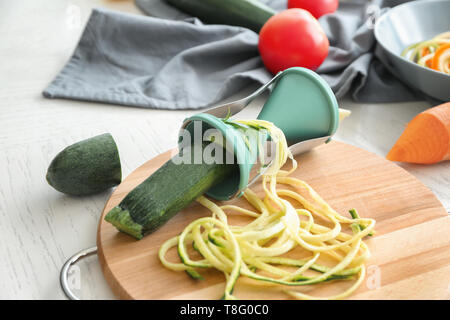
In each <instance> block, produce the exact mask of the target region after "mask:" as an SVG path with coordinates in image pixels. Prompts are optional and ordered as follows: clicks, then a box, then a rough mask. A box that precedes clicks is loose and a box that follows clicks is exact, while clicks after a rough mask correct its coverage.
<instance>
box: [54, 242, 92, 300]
mask: <svg viewBox="0 0 450 320" xmlns="http://www.w3.org/2000/svg"><path fill="white" fill-rule="evenodd" d="M93 254H97V247H96V246H95V247H91V248H87V249H83V250H81V251H80V252H77V253H76V254H74V255H73V256H71V257H70V258H69V259H68V260H67V261H66V262H65V263H64V265H63V266H62V268H61V272H60V274H59V282H60V284H61V288H62V290H63V292H64V294H65V295H66V297H67V298H69V299H70V300H80V298H79V297H77V296H76V295H75V294H74V293H73V292H72V290H71V289H70V288H69V281H68V278H69V277H68V276H69V269H70V267H71V266H72V265H74V264H75V263H77V262H78V261H80V260H81V259H83V258H86V257H89V256H91V255H93Z"/></svg>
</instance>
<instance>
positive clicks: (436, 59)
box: [431, 43, 450, 71]
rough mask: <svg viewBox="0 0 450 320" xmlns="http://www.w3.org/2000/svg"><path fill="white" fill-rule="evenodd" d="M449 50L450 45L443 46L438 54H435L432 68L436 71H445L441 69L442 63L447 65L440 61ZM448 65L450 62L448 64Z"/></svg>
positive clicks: (437, 51) (438, 50)
mask: <svg viewBox="0 0 450 320" xmlns="http://www.w3.org/2000/svg"><path fill="white" fill-rule="evenodd" d="M447 50H450V43H447V44H444V45H441V46H440V47H439V48H438V49H437V50H436V52H435V53H434V57H433V60H432V61H431V68H433V69H434V70H436V71H443V70H441V69H440V65H441V63H442V64H443V63H445V61H440V60H441V56H442V55H443V54H444V52H446V51H447ZM447 63H448V62H447Z"/></svg>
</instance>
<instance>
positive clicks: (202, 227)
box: [159, 120, 375, 299]
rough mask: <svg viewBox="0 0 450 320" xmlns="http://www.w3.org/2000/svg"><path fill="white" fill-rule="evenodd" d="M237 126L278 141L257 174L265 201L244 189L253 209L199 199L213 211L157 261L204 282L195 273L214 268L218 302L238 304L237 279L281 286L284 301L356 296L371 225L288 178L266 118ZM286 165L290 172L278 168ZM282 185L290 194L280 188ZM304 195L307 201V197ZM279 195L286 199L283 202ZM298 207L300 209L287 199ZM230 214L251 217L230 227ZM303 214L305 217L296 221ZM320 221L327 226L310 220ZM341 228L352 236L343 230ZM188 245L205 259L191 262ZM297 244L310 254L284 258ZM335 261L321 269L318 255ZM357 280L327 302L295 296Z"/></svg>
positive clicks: (284, 153) (281, 140) (281, 142)
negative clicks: (220, 286) (172, 254)
mask: <svg viewBox="0 0 450 320" xmlns="http://www.w3.org/2000/svg"><path fill="white" fill-rule="evenodd" d="M236 122H237V123H240V124H243V125H248V126H253V127H258V128H264V129H266V130H267V131H268V133H269V134H270V137H271V139H272V140H273V141H274V142H275V143H276V153H275V157H274V160H273V161H272V164H271V166H270V167H269V168H268V169H267V170H266V171H265V172H264V174H263V175H262V186H263V190H264V197H263V198H260V197H259V196H258V195H257V194H256V193H254V192H253V191H252V190H250V189H249V188H247V189H246V190H245V191H244V197H245V199H246V200H247V201H248V202H249V204H251V206H252V207H253V208H254V210H247V209H244V208H241V207H238V206H235V205H223V206H218V205H217V204H216V203H214V202H212V201H210V200H208V199H207V198H205V197H204V196H201V197H199V198H198V199H197V201H198V202H199V203H200V204H201V205H203V206H204V207H206V208H207V209H209V210H210V211H211V212H212V215H211V216H210V217H204V218H200V219H197V220H195V221H193V222H191V223H190V224H189V225H188V226H187V227H186V228H185V229H184V230H183V232H182V233H181V234H180V235H179V236H176V237H174V238H171V239H169V240H167V241H166V242H165V243H164V244H163V245H162V246H161V248H160V250H159V258H160V260H161V263H162V264H163V265H164V266H165V267H166V268H168V269H170V270H174V271H186V272H187V273H188V274H189V275H190V276H191V277H193V278H195V279H202V276H201V275H200V273H199V272H198V271H199V270H201V269H204V268H215V269H217V270H219V271H221V272H223V273H224V275H225V278H226V285H225V290H224V295H223V297H222V298H223V299H235V297H234V296H233V288H234V285H235V283H236V281H237V279H238V278H239V277H240V276H244V277H248V278H251V279H253V280H256V281H259V282H268V283H270V284H271V285H273V284H278V285H282V286H286V289H285V290H284V291H285V292H286V293H287V294H288V295H290V296H292V297H293V298H297V299H342V298H345V297H347V296H348V295H350V294H351V293H352V292H353V291H355V290H356V289H357V288H358V287H359V285H360V284H361V282H362V281H363V279H364V276H365V266H364V262H365V261H366V260H367V259H368V258H369V256H370V251H369V249H368V247H367V245H366V244H365V243H364V242H363V238H364V237H365V236H367V235H371V234H372V232H373V228H374V226H375V220H374V219H367V218H360V217H359V216H358V214H357V213H356V211H354V210H350V213H351V216H352V218H347V217H344V216H342V215H340V214H338V213H337V212H336V211H335V210H333V209H332V208H331V207H330V206H329V205H328V204H327V203H326V202H325V201H324V200H323V199H322V198H321V197H320V196H319V195H318V194H317V193H316V192H315V191H314V190H313V189H312V188H311V187H310V186H309V185H308V184H307V183H306V182H304V181H302V180H299V179H296V178H292V177H289V174H290V173H291V172H293V171H294V170H295V169H296V167H297V162H296V161H295V159H294V158H293V156H292V154H291V152H290V151H289V148H288V145H287V143H286V139H285V137H284V134H283V132H282V131H281V130H280V129H279V128H277V127H276V126H275V125H273V124H272V123H270V122H267V121H263V120H240V121H236ZM288 159H290V160H291V161H292V168H291V170H289V171H285V170H281V167H282V166H283V165H284V164H285V163H286V161H287V160H288ZM280 185H287V186H290V187H292V188H294V190H298V191H299V192H300V190H302V194H300V193H299V192H294V191H291V190H290V189H281V188H279V186H280ZM305 193H306V194H307V196H308V198H309V199H312V201H311V200H308V199H307V198H306V197H305ZM282 197H283V198H282ZM286 199H289V200H293V202H294V203H297V204H301V206H300V207H299V208H296V207H294V205H293V204H292V203H291V202H290V201H288V200H286ZM228 210H230V211H234V212H237V213H239V214H242V215H245V216H248V217H250V218H253V220H251V222H249V223H248V224H246V225H231V224H229V223H228V217H227V213H226V211H228ZM300 216H304V218H303V219H300ZM316 217H319V218H320V219H325V220H326V221H328V222H329V223H331V225H332V226H331V227H329V226H330V224H328V225H329V226H325V225H323V224H319V223H318V222H316V220H315V218H316ZM343 225H347V226H348V227H350V228H348V229H349V230H351V231H347V232H345V231H344V230H343ZM188 246H193V248H194V249H195V250H196V251H197V252H198V253H199V254H200V255H201V256H202V258H201V259H200V260H198V259H194V258H192V257H191V256H190V254H189V253H188ZM298 246H300V247H302V248H303V249H304V250H307V251H308V252H309V253H310V256H308V257H307V258H305V259H301V260H300V259H292V258H289V257H286V256H284V255H285V254H287V253H288V252H291V251H292V250H294V249H295V248H297V247H298ZM174 247H176V248H177V250H178V255H179V257H180V260H181V263H174V262H170V261H168V260H167V259H166V253H167V252H168V251H169V250H170V249H171V248H174ZM325 256H327V258H329V259H331V260H332V261H334V264H333V265H332V266H326V265H324V264H320V263H319V259H320V258H321V257H325ZM339 279H354V280H355V282H354V283H353V284H352V285H351V286H350V287H349V288H348V289H346V290H345V291H344V292H342V293H340V294H337V295H334V296H331V297H314V296H310V295H308V294H305V293H302V292H300V291H296V290H294V288H290V287H297V286H304V285H312V284H317V283H321V282H326V281H331V280H339Z"/></svg>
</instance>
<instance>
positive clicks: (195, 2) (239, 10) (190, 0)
mask: <svg viewBox="0 0 450 320" xmlns="http://www.w3.org/2000/svg"><path fill="white" fill-rule="evenodd" d="M166 2H168V3H170V4H171V5H173V6H174V7H176V8H178V9H180V10H181V11H184V12H186V13H189V14H191V15H193V16H194V17H198V18H199V19H200V20H202V21H203V22H206V23H211V24H227V25H233V26H240V27H245V28H249V29H251V30H253V31H255V32H259V30H260V29H261V28H262V26H263V25H264V23H266V21H267V20H268V19H269V18H270V17H271V16H273V15H274V14H275V13H276V12H275V11H274V10H273V9H271V8H269V7H268V6H266V5H265V4H263V3H261V2H259V1H258V0H166Z"/></svg>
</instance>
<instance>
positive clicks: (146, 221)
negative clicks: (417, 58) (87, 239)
mask: <svg viewBox="0 0 450 320" xmlns="http://www.w3.org/2000/svg"><path fill="white" fill-rule="evenodd" d="M203 147H205V145H204V146H203ZM193 149H194V148H192V150H193ZM191 152H193V151H191ZM180 156H181V155H180V154H178V155H176V156H175V157H180ZM191 159H193V156H192V157H191ZM173 160H175V161H173ZM180 162H181V161H179V159H178V160H177V159H173V158H172V159H171V160H169V161H167V162H166V163H165V164H164V165H163V166H162V167H161V168H159V169H158V170H157V171H155V172H154V173H153V174H152V175H151V176H150V177H148V178H147V179H146V180H145V181H144V182H142V183H141V184H140V185H138V186H137V187H136V188H134V189H133V190H132V191H131V192H130V193H129V194H128V195H127V196H126V197H125V198H124V199H123V200H122V202H121V203H120V204H119V205H118V206H116V207H114V208H113V209H111V211H109V212H108V213H107V214H106V216H105V220H106V221H108V222H110V223H112V224H113V225H114V226H115V227H116V228H117V229H118V230H120V231H122V232H125V233H127V234H129V235H131V236H133V237H135V238H137V239H142V238H143V237H144V236H145V235H147V234H149V233H151V232H153V231H155V230H156V229H157V228H159V227H161V226H162V225H163V224H164V223H165V222H166V221H167V220H169V219H170V218H172V217H173V216H174V215H175V214H176V213H177V212H179V211H180V210H181V209H183V208H185V207H186V206H188V205H189V204H190V203H191V202H192V201H194V200H195V199H196V198H198V197H199V196H200V195H202V194H203V193H205V192H206V191H207V190H208V189H209V188H211V187H212V186H213V185H215V184H217V183H219V182H221V181H222V180H223V179H224V178H225V177H227V176H228V175H230V174H232V173H233V172H234V170H238V168H237V165H233V164H226V163H225V161H224V163H223V164H217V163H213V164H206V163H201V164H185V163H180ZM175 163H180V164H175Z"/></svg>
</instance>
